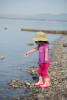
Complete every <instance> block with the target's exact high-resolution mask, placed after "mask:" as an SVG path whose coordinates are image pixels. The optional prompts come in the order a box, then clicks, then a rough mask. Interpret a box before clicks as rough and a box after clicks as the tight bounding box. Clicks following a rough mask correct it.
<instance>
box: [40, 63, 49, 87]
mask: <svg viewBox="0 0 67 100" xmlns="http://www.w3.org/2000/svg"><path fill="white" fill-rule="evenodd" d="M48 67H49V63H45V64H43V67H42V74H43V78H44V82H45V83H44V84H43V85H40V87H43V88H46V87H49V86H50V78H49V75H48V73H47V71H48Z"/></svg>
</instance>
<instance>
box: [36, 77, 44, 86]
mask: <svg viewBox="0 0 67 100" xmlns="http://www.w3.org/2000/svg"><path fill="white" fill-rule="evenodd" d="M42 84H43V79H42V76H39V81H38V82H37V83H35V84H34V85H35V86H40V85H42Z"/></svg>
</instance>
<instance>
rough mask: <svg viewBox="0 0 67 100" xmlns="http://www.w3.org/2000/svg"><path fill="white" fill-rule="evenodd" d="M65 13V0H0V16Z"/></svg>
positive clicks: (66, 1) (66, 6)
mask: <svg viewBox="0 0 67 100" xmlns="http://www.w3.org/2000/svg"><path fill="white" fill-rule="evenodd" d="M40 13H51V14H60V13H67V0H0V16H9V15H11V16H23V15H25V16H30V15H36V14H40Z"/></svg>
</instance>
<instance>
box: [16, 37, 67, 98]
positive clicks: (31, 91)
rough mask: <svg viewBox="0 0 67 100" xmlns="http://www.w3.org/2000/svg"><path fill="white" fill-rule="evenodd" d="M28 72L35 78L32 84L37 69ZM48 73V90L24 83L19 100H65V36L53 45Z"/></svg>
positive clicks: (66, 48) (31, 68)
mask: <svg viewBox="0 0 67 100" xmlns="http://www.w3.org/2000/svg"><path fill="white" fill-rule="evenodd" d="M28 72H29V73H30V74H31V75H32V77H34V76H35V77H34V78H35V79H36V80H35V79H34V80H33V82H34V81H37V76H38V72H37V67H36V68H34V67H30V68H29V69H28ZM48 73H49V75H50V78H51V86H50V88H40V87H34V85H33V82H24V83H22V84H21V87H22V88H25V93H24V94H22V96H21V97H19V100H67V35H63V37H61V38H60V39H59V40H58V41H56V42H55V43H54V47H53V52H52V58H51V62H50V67H49V69H48ZM16 100H18V99H16Z"/></svg>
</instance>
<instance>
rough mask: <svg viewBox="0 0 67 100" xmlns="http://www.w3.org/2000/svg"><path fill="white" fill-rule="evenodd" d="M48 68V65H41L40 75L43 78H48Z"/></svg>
mask: <svg viewBox="0 0 67 100" xmlns="http://www.w3.org/2000/svg"><path fill="white" fill-rule="evenodd" d="M48 67H49V63H43V66H42V75H43V77H44V78H49V75H48Z"/></svg>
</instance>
